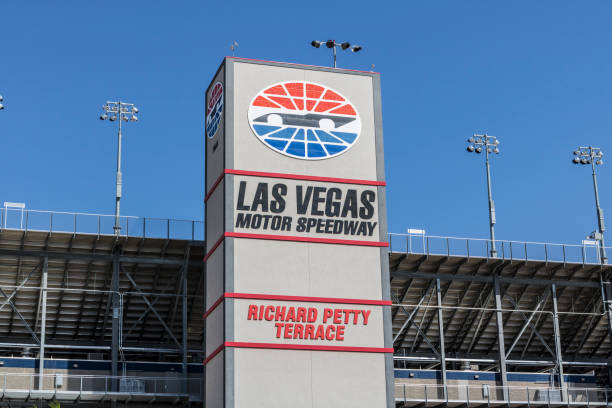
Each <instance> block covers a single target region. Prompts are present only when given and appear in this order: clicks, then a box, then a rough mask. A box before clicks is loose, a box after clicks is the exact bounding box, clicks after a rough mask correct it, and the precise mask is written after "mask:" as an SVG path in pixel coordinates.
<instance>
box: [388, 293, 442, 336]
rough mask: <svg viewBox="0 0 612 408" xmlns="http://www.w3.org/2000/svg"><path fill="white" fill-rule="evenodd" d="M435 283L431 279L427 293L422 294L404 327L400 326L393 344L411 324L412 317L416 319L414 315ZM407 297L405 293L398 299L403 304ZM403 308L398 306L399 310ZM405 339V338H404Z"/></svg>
mask: <svg viewBox="0 0 612 408" xmlns="http://www.w3.org/2000/svg"><path fill="white" fill-rule="evenodd" d="M432 285H433V281H429V285H428V286H427V288H426V289H425V293H423V296H421V299H419V302H418V303H417V305H416V306H415V307H414V309H413V310H412V312H410V315H408V318H407V319H406V321H405V322H404V324H403V325H402V327H400V329H399V330H398V331H397V334H396V335H395V338H394V339H393V344H395V342H396V341H397V339H398V338H399V337H400V336H401V335H402V333H403V332H404V329H406V327H407V326H408V324H410V322H411V321H412V319H414V316H415V315H416V314H417V312H418V311H419V307H421V303H423V300H425V298H426V297H427V294H428V293H429V290H430V289H431V286H432ZM404 298H405V294H404V295H403V296H402V298H401V299H398V303H399V304H401V303H402V302H403V300H404ZM400 309H401V307H398V308H397V310H398V311H399V310H400ZM402 339H403V338H402ZM400 346H401V343H399V344H398V347H400Z"/></svg>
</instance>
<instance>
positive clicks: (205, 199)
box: [204, 173, 225, 202]
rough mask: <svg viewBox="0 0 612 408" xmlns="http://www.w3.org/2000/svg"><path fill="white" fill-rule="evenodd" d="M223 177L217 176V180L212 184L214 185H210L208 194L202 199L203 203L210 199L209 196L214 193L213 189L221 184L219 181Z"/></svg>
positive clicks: (223, 175) (222, 175)
mask: <svg viewBox="0 0 612 408" xmlns="http://www.w3.org/2000/svg"><path fill="white" fill-rule="evenodd" d="M223 177H225V173H221V175H220V176H219V178H218V179H217V180H216V181H215V182H214V184H213V185H212V187H211V188H210V190H208V194H206V197H204V202H207V201H208V199H209V198H210V196H211V195H212V193H214V192H215V189H216V188H217V186H219V184H220V183H221V180H223Z"/></svg>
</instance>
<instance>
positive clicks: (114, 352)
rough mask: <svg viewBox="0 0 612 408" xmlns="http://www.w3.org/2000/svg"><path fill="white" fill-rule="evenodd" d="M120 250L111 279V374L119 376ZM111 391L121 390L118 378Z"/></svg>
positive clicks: (113, 382) (114, 260) (113, 381)
mask: <svg viewBox="0 0 612 408" xmlns="http://www.w3.org/2000/svg"><path fill="white" fill-rule="evenodd" d="M119 251H120V249H119V248H117V249H116V251H115V255H114V259H113V275H112V279H111V290H112V294H111V296H112V310H113V318H112V325H113V326H112V341H111V376H113V377H117V375H118V374H117V373H118V370H117V367H118V361H119V324H120V321H119V317H120V310H119V269H120V266H121V265H120V263H119ZM111 391H115V392H116V391H119V389H118V382H117V381H116V379H113V380H112V381H111Z"/></svg>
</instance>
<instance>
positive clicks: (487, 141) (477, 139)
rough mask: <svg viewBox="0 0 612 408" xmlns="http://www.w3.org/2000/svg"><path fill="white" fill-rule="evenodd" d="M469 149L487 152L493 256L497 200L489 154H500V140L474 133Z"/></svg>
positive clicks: (475, 151)
mask: <svg viewBox="0 0 612 408" xmlns="http://www.w3.org/2000/svg"><path fill="white" fill-rule="evenodd" d="M467 141H468V143H469V145H468V147H467V151H468V152H469V153H477V154H480V153H482V152H483V151H484V153H485V158H486V159H485V165H486V169H487V193H488V197H489V232H490V235H491V248H490V253H491V256H492V257H496V256H497V250H496V249H495V223H496V220H495V202H494V201H493V198H492V194H491V167H490V165H489V154H493V153H495V154H499V140H497V137H495V136H490V135H487V134H486V133H485V134H483V135H478V134H474V135H473V136H472V137H470V138H469V139H468V140H467Z"/></svg>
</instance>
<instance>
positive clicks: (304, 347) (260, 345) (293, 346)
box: [225, 341, 393, 353]
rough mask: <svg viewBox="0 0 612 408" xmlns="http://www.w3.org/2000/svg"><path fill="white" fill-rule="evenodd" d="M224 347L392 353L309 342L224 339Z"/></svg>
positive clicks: (370, 348) (388, 349) (389, 349)
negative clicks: (284, 342)
mask: <svg viewBox="0 0 612 408" xmlns="http://www.w3.org/2000/svg"><path fill="white" fill-rule="evenodd" d="M225 347H239V348H258V349H279V350H314V351H352V352H358V353H393V348H392V347H348V346H318V345H310V344H276V343H245V342H237V341H226V342H225Z"/></svg>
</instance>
